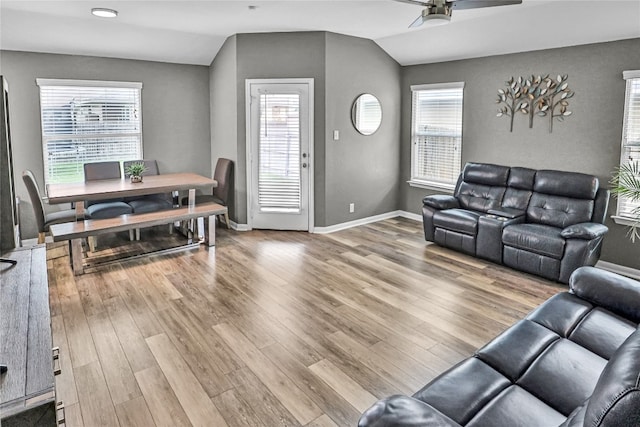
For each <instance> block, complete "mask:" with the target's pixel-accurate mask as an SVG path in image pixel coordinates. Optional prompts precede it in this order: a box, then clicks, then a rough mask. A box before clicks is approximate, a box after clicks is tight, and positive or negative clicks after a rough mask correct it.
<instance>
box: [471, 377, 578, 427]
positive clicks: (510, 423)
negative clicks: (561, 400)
mask: <svg viewBox="0 0 640 427" xmlns="http://www.w3.org/2000/svg"><path fill="white" fill-rule="evenodd" d="M565 419H566V418H565V417H564V416H563V415H562V414H561V413H559V412H558V411H556V410H555V409H553V408H552V407H550V406H549V405H547V404H545V403H544V402H543V401H541V400H540V399H538V398H537V397H535V396H534V395H532V394H531V393H529V392H528V391H526V390H524V389H523V388H521V387H518V386H517V385H514V386H511V387H508V388H507V389H505V390H504V391H503V392H502V393H500V395H499V396H498V397H496V398H495V399H493V400H492V401H491V402H489V404H487V406H485V407H484V408H482V411H480V412H479V413H478V415H476V416H475V417H474V418H473V419H472V420H471V421H469V423H468V424H467V425H466V427H531V426H557V425H559V424H561V423H562V422H564V421H565Z"/></svg>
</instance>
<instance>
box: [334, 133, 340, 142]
mask: <svg viewBox="0 0 640 427" xmlns="http://www.w3.org/2000/svg"><path fill="white" fill-rule="evenodd" d="M339 139H340V131H339V130H334V131H333V140H334V141H338V140H339Z"/></svg>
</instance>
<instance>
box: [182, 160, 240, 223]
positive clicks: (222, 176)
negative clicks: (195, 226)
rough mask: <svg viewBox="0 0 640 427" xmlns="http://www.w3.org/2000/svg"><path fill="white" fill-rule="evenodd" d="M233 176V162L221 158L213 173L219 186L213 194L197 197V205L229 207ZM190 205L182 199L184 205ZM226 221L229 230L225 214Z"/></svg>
mask: <svg viewBox="0 0 640 427" xmlns="http://www.w3.org/2000/svg"><path fill="white" fill-rule="evenodd" d="M232 175H233V161H231V160H229V159H224V158H219V159H218V162H217V163H216V169H215V171H214V173H213V179H215V180H216V181H217V182H218V186H217V187H216V188H214V189H213V194H203V195H198V196H196V204H201V203H218V204H220V205H222V206H228V205H227V204H228V202H229V194H230V187H231V182H232V180H231V177H232ZM187 203H189V198H188V197H184V198H183V199H182V205H186V204H187ZM224 221H225V224H226V226H227V228H229V214H228V213H225V214H224Z"/></svg>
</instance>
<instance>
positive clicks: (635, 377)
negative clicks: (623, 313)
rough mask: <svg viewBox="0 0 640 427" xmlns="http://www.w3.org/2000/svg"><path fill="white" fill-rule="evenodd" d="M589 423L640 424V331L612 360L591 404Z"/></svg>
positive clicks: (621, 426)
mask: <svg viewBox="0 0 640 427" xmlns="http://www.w3.org/2000/svg"><path fill="white" fill-rule="evenodd" d="M584 425H585V426H587V425H588V426H593V427H614V426H615V427H625V426H628V427H631V426H638V425H640V330H636V332H634V333H633V334H632V335H631V336H629V338H627V340H626V341H625V342H624V343H623V344H622V345H621V346H620V348H619V349H618V351H616V353H615V354H614V355H613V357H612V358H611V359H610V360H609V363H608V364H607V366H606V367H605V368H604V371H603V372H602V374H601V375H600V378H599V379H598V383H597V384H596V387H595V389H594V391H593V394H592V395H591V398H590V399H589V403H588V404H587V413H586V415H585V421H584Z"/></svg>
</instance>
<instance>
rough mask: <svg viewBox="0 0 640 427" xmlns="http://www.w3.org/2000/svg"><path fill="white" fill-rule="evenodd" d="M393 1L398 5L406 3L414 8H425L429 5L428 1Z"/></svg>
mask: <svg viewBox="0 0 640 427" xmlns="http://www.w3.org/2000/svg"><path fill="white" fill-rule="evenodd" d="M395 1H397V2H400V3H408V4H412V5H416V6H422V7H427V6H429V5H431V3H430V2H428V1H419V0H395Z"/></svg>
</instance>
